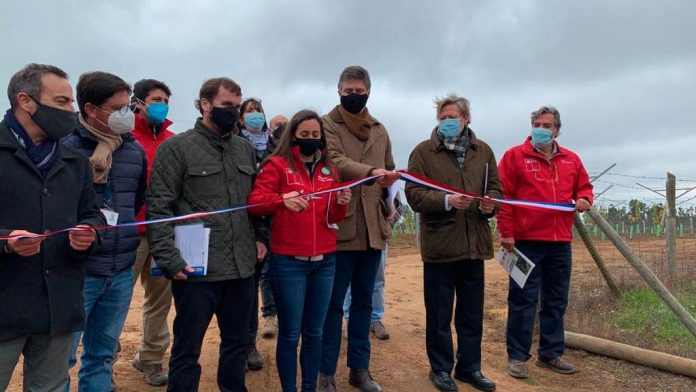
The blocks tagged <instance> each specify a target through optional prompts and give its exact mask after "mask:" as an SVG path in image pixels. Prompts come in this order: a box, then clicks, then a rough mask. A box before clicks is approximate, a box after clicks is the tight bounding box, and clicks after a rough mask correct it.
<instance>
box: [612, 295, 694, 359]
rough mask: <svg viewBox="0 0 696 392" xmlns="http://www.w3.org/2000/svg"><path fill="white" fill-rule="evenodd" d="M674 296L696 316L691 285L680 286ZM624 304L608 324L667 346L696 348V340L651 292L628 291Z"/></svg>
mask: <svg viewBox="0 0 696 392" xmlns="http://www.w3.org/2000/svg"><path fill="white" fill-rule="evenodd" d="M673 294H674V295H675V296H676V297H677V299H679V301H680V302H681V303H682V305H684V307H685V308H686V309H687V310H688V311H689V312H690V313H691V314H693V315H695V316H696V283H695V282H694V281H686V282H683V284H680V285H679V288H678V290H675V292H673ZM623 300H624V304H623V306H620V307H619V308H618V309H616V311H615V312H614V313H613V315H612V317H611V320H610V321H611V322H612V323H613V324H614V325H615V326H616V327H617V328H619V329H621V330H623V331H625V332H628V333H629V334H631V335H637V336H640V337H642V338H647V339H646V340H648V341H650V340H653V341H654V342H656V343H659V344H662V345H666V346H678V347H679V348H682V349H685V350H687V349H688V351H691V350H693V348H694V347H696V337H694V336H693V335H692V334H691V333H690V332H689V330H688V329H686V327H685V326H684V325H683V324H682V323H681V322H680V321H679V320H677V318H676V317H675V316H674V314H673V313H672V311H671V310H670V309H669V307H667V305H666V304H665V303H664V302H662V300H661V299H660V298H659V297H658V296H657V294H655V292H653V291H652V290H651V289H650V288H647V287H641V288H634V289H630V290H628V291H626V292H625V293H624V295H623ZM650 338H652V339H650ZM679 351H681V350H679Z"/></svg>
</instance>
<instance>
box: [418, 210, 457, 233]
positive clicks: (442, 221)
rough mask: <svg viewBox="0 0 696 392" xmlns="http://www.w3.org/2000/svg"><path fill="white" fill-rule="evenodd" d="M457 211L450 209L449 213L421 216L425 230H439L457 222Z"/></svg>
mask: <svg viewBox="0 0 696 392" xmlns="http://www.w3.org/2000/svg"><path fill="white" fill-rule="evenodd" d="M456 214H457V211H456V210H455V209H454V208H452V210H450V211H446V212H442V213H438V214H421V217H422V218H423V223H424V224H425V228H426V229H429V230H441V229H444V228H446V227H449V226H450V225H453V224H455V223H456V222H457V215H456Z"/></svg>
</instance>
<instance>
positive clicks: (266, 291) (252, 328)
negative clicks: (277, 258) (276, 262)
mask: <svg viewBox="0 0 696 392" xmlns="http://www.w3.org/2000/svg"><path fill="white" fill-rule="evenodd" d="M271 258H272V255H268V256H267V257H266V260H265V261H264V262H263V263H256V271H255V272H254V286H255V287H254V290H255V291H254V293H255V294H254V304H253V306H252V308H251V318H250V320H249V345H250V346H253V345H255V344H256V336H258V330H259V305H262V306H261V314H262V315H263V317H270V316H275V315H276V307H275V301H274V300H273V289H272V288H271V279H270V278H271V272H270V264H271ZM259 291H260V292H261V304H259Z"/></svg>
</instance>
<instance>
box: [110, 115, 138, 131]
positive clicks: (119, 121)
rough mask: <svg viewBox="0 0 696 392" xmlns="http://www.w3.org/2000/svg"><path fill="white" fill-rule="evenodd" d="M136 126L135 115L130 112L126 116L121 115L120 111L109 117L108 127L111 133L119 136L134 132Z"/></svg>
mask: <svg viewBox="0 0 696 392" xmlns="http://www.w3.org/2000/svg"><path fill="white" fill-rule="evenodd" d="M134 124H135V114H133V112H131V111H130V110H128V111H126V113H125V114H121V113H120V112H119V111H118V110H117V111H114V112H112V113H111V114H110V115H109V120H108V125H109V129H111V132H113V133H115V134H117V135H123V134H124V133H128V132H130V131H132V130H133V125H134Z"/></svg>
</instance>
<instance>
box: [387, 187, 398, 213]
mask: <svg viewBox="0 0 696 392" xmlns="http://www.w3.org/2000/svg"><path fill="white" fill-rule="evenodd" d="M398 195H399V187H398V186H397V183H396V182H395V183H393V184H392V186H391V187H389V196H387V208H389V215H390V216H392V215H394V214H396V204H395V203H394V200H395V199H396V197H397V196H398Z"/></svg>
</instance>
